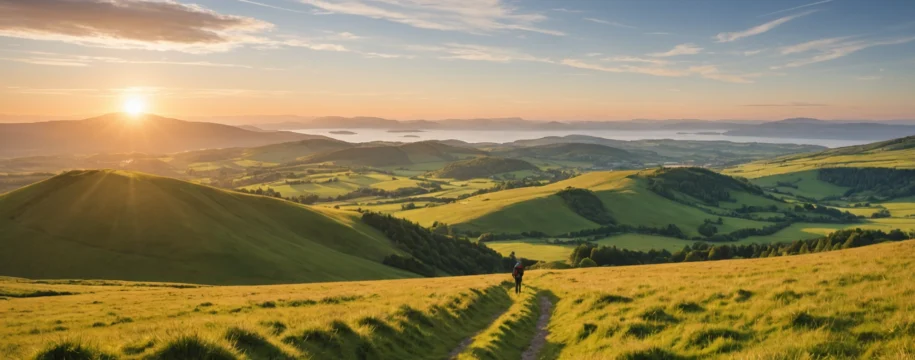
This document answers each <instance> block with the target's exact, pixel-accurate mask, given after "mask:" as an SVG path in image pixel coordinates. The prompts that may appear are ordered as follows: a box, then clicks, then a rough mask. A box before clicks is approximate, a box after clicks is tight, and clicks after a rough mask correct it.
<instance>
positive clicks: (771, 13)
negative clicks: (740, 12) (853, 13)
mask: <svg viewBox="0 0 915 360" xmlns="http://www.w3.org/2000/svg"><path fill="white" fill-rule="evenodd" d="M828 2H832V0H822V1H817V2H815V3H810V4H804V5H801V6H795V7H793V8H789V9H782V10H778V11H773V12H770V13H768V14H762V15H759V16H757V17H764V16H769V15H775V14H780V13H783V12H788V11H792V10H797V9H803V8H805V7H808V6H814V5H820V4H825V3H828Z"/></svg>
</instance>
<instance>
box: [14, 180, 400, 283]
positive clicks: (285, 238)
mask: <svg viewBox="0 0 915 360" xmlns="http://www.w3.org/2000/svg"><path fill="white" fill-rule="evenodd" d="M351 214H352V215H351ZM356 216H358V214H353V213H347V212H340V211H334V210H330V209H318V208H310V207H306V206H300V205H297V204H294V203H290V202H286V201H282V200H277V199H272V198H267V197H261V196H253V195H246V194H241V193H236V192H230V191H223V190H219V189H215V188H211V187H206V186H201V185H195V184H191V183H187V182H183V181H180V180H175V179H169V178H162V177H157V176H152V175H145V174H140V173H132V172H124V171H112V170H91V171H71V172H67V173H65V174H63V175H59V176H56V177H53V178H51V179H48V180H46V181H43V182H39V183H36V184H33V185H30V186H27V187H25V188H21V189H19V190H16V191H13V192H11V193H7V194H4V195H0V248H2V249H3V251H0V274H4V275H11V276H21V277H30V278H91V279H123V280H141V281H172V282H194V283H204V284H272V283H292V282H312V281H336V280H364V279H386V278H401V277H411V276H413V275H412V274H411V273H407V272H404V271H400V270H397V269H394V268H390V267H387V266H384V265H382V264H381V263H380V262H381V261H382V260H383V259H384V258H385V257H386V256H387V255H391V254H401V252H400V251H398V250H395V249H394V247H393V245H392V243H391V242H390V241H389V240H388V239H387V238H386V237H385V236H384V235H382V234H381V233H380V232H378V231H376V230H375V229H373V228H371V227H369V226H367V225H365V224H363V223H362V222H361V221H359V218H358V217H356Z"/></svg>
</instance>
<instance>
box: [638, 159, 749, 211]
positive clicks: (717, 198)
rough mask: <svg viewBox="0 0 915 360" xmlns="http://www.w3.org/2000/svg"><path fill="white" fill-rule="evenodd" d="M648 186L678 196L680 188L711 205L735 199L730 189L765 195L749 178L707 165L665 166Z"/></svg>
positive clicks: (662, 194)
mask: <svg viewBox="0 0 915 360" xmlns="http://www.w3.org/2000/svg"><path fill="white" fill-rule="evenodd" d="M648 188H649V189H650V190H651V191H654V192H655V193H657V194H658V195H661V196H664V197H666V198H668V199H674V200H676V198H677V197H676V196H675V195H674V192H680V193H683V194H686V195H689V196H691V197H693V198H696V199H698V200H699V201H702V202H704V203H706V204H708V205H712V206H718V203H719V202H721V201H731V194H730V192H729V190H738V191H745V192H748V193H751V194H757V195H761V196H763V195H764V194H765V193H764V192H763V190H762V189H761V188H759V187H758V186H755V185H753V184H750V183H749V182H748V181H747V180H745V179H740V178H732V177H730V176H727V175H721V174H719V173H716V172H714V171H711V170H708V169H703V168H663V169H659V170H657V172H656V173H654V174H653V175H652V176H650V177H649V178H648Z"/></svg>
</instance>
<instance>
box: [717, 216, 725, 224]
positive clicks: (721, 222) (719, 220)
mask: <svg viewBox="0 0 915 360" xmlns="http://www.w3.org/2000/svg"><path fill="white" fill-rule="evenodd" d="M718 225H724V219H722V218H721V217H720V216H719V217H718Z"/></svg>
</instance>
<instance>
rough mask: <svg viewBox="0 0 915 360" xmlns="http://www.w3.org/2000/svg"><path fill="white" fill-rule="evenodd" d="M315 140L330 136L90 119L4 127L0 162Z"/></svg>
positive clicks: (145, 119)
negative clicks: (26, 158) (46, 157)
mask: <svg viewBox="0 0 915 360" xmlns="http://www.w3.org/2000/svg"><path fill="white" fill-rule="evenodd" d="M315 138H326V137H323V136H316V135H305V134H298V133H292V132H257V131H250V130H245V129H241V128H237V127H234V126H228V125H222V124H215V123H204V122H190V121H183V120H177V119H169V118H164V117H160V116H155V115H141V116H137V117H132V116H129V115H126V114H119V113H116V114H108V115H104V116H99V117H95V118H90V119H85V120H74V121H49V122H37V123H16V124H0V157H18V156H36V155H58V154H95V153H124V152H146V153H159V154H161V153H172V152H179V151H187V150H198V149H207V148H227V147H250V146H260V145H267V144H273V143H280V142H287V141H295V140H305V139H315Z"/></svg>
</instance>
